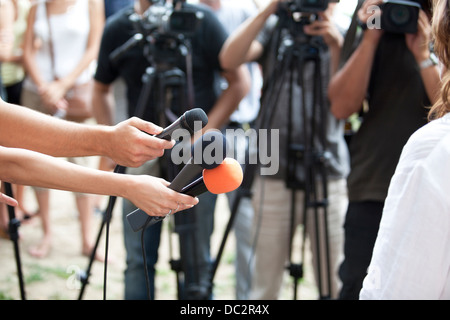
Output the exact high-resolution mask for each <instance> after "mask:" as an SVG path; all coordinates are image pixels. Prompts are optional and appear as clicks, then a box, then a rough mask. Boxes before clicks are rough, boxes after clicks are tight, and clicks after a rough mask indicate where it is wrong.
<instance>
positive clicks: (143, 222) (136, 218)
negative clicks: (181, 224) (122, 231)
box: [127, 177, 208, 232]
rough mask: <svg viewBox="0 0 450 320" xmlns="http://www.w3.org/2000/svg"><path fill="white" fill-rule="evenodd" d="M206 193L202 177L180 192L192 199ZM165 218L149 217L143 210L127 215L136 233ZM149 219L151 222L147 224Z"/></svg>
mask: <svg viewBox="0 0 450 320" xmlns="http://www.w3.org/2000/svg"><path fill="white" fill-rule="evenodd" d="M169 187H170V186H169ZM206 191H208V189H207V188H206V186H205V184H204V183H203V177H200V178H198V179H197V180H195V181H194V182H192V183H191V184H190V185H188V186H186V188H184V189H183V190H181V191H180V192H181V193H184V194H187V195H189V196H192V197H196V196H198V195H201V194H202V193H205V192H206ZM164 218H165V217H154V216H149V215H148V214H147V213H145V211H143V210H141V209H136V210H134V211H133V212H131V213H129V214H128V215H127V221H128V224H129V225H130V226H131V228H132V229H133V231H134V232H137V231H139V230H141V229H142V228H144V226H146V227H150V226H151V225H154V224H155V223H158V222H160V221H162V220H164ZM147 219H150V220H149V221H148V222H147Z"/></svg>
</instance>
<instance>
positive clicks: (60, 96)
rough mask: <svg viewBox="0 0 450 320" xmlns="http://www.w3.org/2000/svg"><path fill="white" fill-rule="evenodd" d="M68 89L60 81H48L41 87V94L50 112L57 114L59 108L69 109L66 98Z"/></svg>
mask: <svg viewBox="0 0 450 320" xmlns="http://www.w3.org/2000/svg"><path fill="white" fill-rule="evenodd" d="M65 94H66V89H65V87H64V86H63V84H62V82H60V81H53V82H51V83H46V84H44V85H41V86H40V87H39V95H40V96H41V100H42V103H43V104H44V106H45V107H46V108H47V110H48V113H49V114H52V115H53V114H55V113H56V112H57V111H58V109H62V110H67V109H68V107H69V104H68V102H67V100H66V99H65V98H64V95H65Z"/></svg>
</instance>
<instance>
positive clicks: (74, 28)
mask: <svg viewBox="0 0 450 320" xmlns="http://www.w3.org/2000/svg"><path fill="white" fill-rule="evenodd" d="M50 25H51V32H52V41H53V48H54V49H53V51H54V56H55V72H56V75H57V76H58V78H63V77H64V76H66V75H67V74H69V73H70V72H71V71H72V70H73V69H75V67H76V66H77V64H78V63H79V61H80V60H81V58H82V56H83V55H84V52H85V50H86V47H87V42H88V38H89V31H90V23H89V0H77V1H76V3H75V5H74V6H72V7H70V8H69V9H68V10H67V11H66V12H65V13H62V14H56V15H54V14H52V15H50ZM34 34H35V37H37V38H38V39H40V41H41V45H40V47H39V48H38V51H37V52H36V56H35V59H36V65H37V66H38V68H39V70H40V73H41V76H42V77H43V79H44V80H45V81H46V82H50V81H52V72H51V70H52V69H51V55H50V46H49V30H48V23H47V17H46V6H45V1H41V2H40V3H39V4H38V7H37V10H36V20H35V23H34ZM92 75H93V73H92V70H90V69H86V70H85V71H84V72H83V73H82V74H81V75H80V77H79V78H78V79H77V82H76V83H77V84H81V83H86V82H88V81H89V80H91V79H92ZM25 86H26V87H27V88H29V89H34V88H35V86H34V84H32V83H31V81H30V79H27V81H26V84H25Z"/></svg>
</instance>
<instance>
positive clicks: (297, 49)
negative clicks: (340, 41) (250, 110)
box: [211, 17, 331, 299]
mask: <svg viewBox="0 0 450 320" xmlns="http://www.w3.org/2000/svg"><path fill="white" fill-rule="evenodd" d="M283 18H284V19H280V22H281V23H284V24H281V25H279V26H278V27H279V29H278V33H276V34H275V36H274V38H273V42H272V45H273V46H274V47H275V48H276V49H277V52H276V58H277V61H276V62H277V63H276V65H275V66H274V69H273V70H274V72H273V74H272V75H271V77H266V79H268V78H270V79H271V80H270V81H271V82H270V84H269V85H267V84H266V87H265V90H264V91H265V93H264V97H265V98H266V99H265V100H262V101H263V102H264V101H265V102H266V103H265V104H262V105H261V106H262V108H261V110H260V114H259V115H258V119H257V121H256V126H255V128H256V129H257V130H258V129H269V128H273V126H272V121H273V119H274V116H275V113H274V112H275V110H276V107H277V103H279V101H280V98H281V92H282V89H283V86H284V85H285V84H286V83H288V84H289V88H288V92H289V93H288V95H289V96H288V104H289V109H288V114H287V117H288V119H289V120H290V121H289V122H288V130H287V131H288V135H287V154H286V155H285V156H286V159H287V172H286V181H285V182H286V186H287V188H288V189H291V204H290V205H291V228H290V239H291V240H290V241H291V242H290V251H289V256H290V259H291V262H290V263H289V265H288V266H287V269H288V270H289V272H290V275H291V276H292V277H293V278H294V299H296V298H297V283H298V280H299V279H300V278H302V277H303V265H302V263H300V264H295V263H293V262H292V254H293V252H292V245H293V244H292V239H293V236H294V232H295V212H296V208H295V206H296V195H297V191H299V190H301V191H303V192H304V197H305V198H304V205H303V222H302V225H303V226H304V230H303V241H302V245H303V246H302V252H301V256H302V261H303V260H304V248H305V245H304V244H305V240H306V234H307V232H306V225H307V223H306V218H307V214H306V213H307V212H308V211H312V212H311V213H312V214H313V219H314V226H315V234H316V239H315V240H316V243H317V247H316V257H317V273H318V275H319V276H318V287H319V291H320V298H321V299H327V298H329V296H330V294H331V288H330V286H331V280H330V270H329V269H330V266H329V248H328V234H327V232H328V226H327V205H328V200H327V176H326V168H325V164H326V162H327V153H326V152H325V150H324V148H325V146H326V143H325V132H324V131H325V128H324V124H325V123H326V121H325V111H324V101H323V99H322V84H321V59H320V53H321V51H322V50H323V49H324V48H325V47H324V46H323V44H322V43H320V42H317V41H316V40H317V39H316V38H310V37H308V36H306V35H305V34H303V33H302V30H301V27H302V25H301V24H302V23H303V21H300V22H296V21H293V20H290V19H288V18H286V17H283ZM310 63H312V64H313V69H314V75H315V76H314V82H313V88H312V99H309V100H308V99H307V98H306V95H307V93H305V91H306V90H305V84H306V82H305V79H304V73H305V68H306V64H310ZM290 71H291V72H290ZM287 77H289V78H287ZM298 88H301V90H300V94H301V103H300V105H299V106H296V105H295V102H297V100H295V99H294V96H296V97H298ZM284 92H286V91H284ZM295 93H297V94H296V95H295ZM264 97H263V99H264ZM263 107H264V108H263ZM294 119H300V123H301V125H300V127H303V132H301V135H302V137H303V141H302V143H299V142H297V141H294V139H293V137H294V130H293V127H294V125H295V126H297V127H298V126H299V122H298V121H295V120H294ZM294 123H295V124H294ZM272 152H273V150H272ZM257 168H258V165H253V164H249V165H247V166H246V168H245V173H244V179H243V183H242V185H241V187H240V188H239V189H238V194H237V196H236V199H235V201H234V203H233V205H232V206H231V208H230V209H231V216H230V220H229V223H228V225H227V228H226V231H225V235H224V238H223V241H222V244H221V247H220V251H219V255H218V259H216V261H215V264H214V269H213V273H212V277H211V278H212V279H214V276H215V272H216V270H217V266H218V263H219V259H220V256H221V254H222V252H223V248H224V246H225V241H226V238H227V235H228V233H229V232H230V230H231V228H232V224H233V222H234V219H235V216H236V214H237V210H238V207H239V203H240V200H241V199H242V198H243V197H248V196H251V191H250V188H251V185H252V183H253V179H254V177H255V171H256V169H257ZM299 171H300V172H301V174H300V177H299ZM317 182H319V184H318V183H317ZM320 213H322V216H323V217H322V219H320V218H319V215H320ZM321 224H323V225H321ZM322 248H324V250H325V253H323V252H321V250H322ZM321 257H324V258H325V271H323V270H324V268H323V261H322V258H321ZM323 273H325V275H323ZM324 280H325V281H324ZM324 283H325V286H326V288H325V289H324Z"/></svg>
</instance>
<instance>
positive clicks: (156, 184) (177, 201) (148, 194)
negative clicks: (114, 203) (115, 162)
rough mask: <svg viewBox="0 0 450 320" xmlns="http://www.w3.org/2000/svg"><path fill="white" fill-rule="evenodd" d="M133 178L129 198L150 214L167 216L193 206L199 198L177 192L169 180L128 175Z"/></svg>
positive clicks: (127, 176)
mask: <svg viewBox="0 0 450 320" xmlns="http://www.w3.org/2000/svg"><path fill="white" fill-rule="evenodd" d="M125 177H126V178H127V179H130V180H131V186H132V188H127V190H128V191H129V194H128V195H125V197H126V198H127V199H129V200H130V201H131V202H133V203H134V205H135V206H136V207H138V208H139V209H141V210H143V211H144V212H146V213H147V214H148V215H150V216H166V215H167V214H168V213H170V214H173V213H175V212H179V211H183V210H186V209H189V208H192V207H193V206H194V205H196V204H197V203H198V198H194V197H191V196H189V195H186V194H182V193H179V192H176V191H174V190H172V189H170V188H168V186H169V184H170V183H169V182H167V181H165V180H164V179H161V178H156V177H152V176H149V175H126V176H125Z"/></svg>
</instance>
